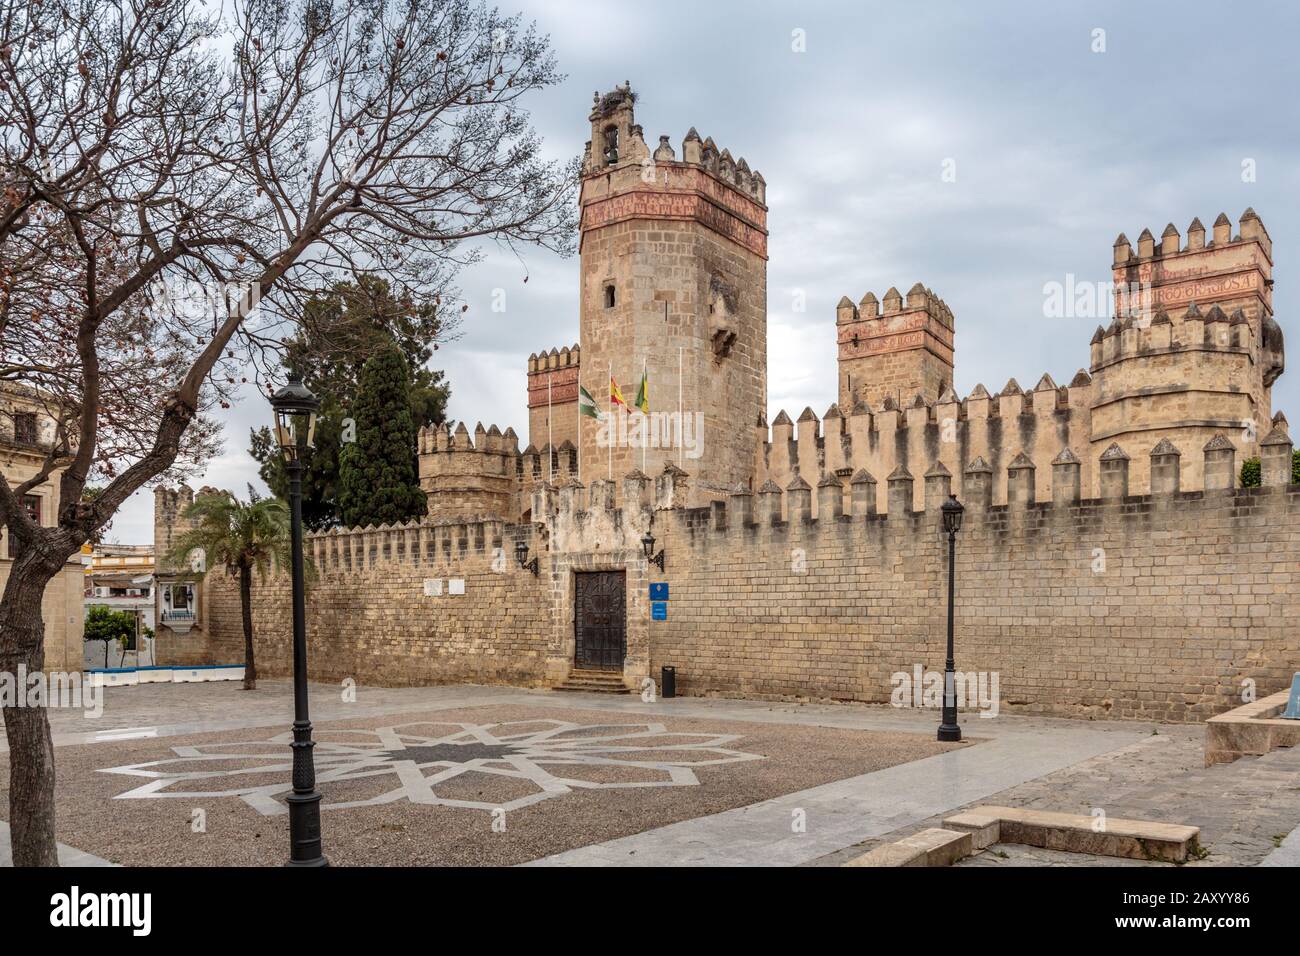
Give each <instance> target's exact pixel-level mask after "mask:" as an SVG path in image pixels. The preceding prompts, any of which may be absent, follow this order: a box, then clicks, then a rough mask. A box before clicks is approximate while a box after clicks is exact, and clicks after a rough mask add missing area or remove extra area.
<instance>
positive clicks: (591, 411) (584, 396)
mask: <svg viewBox="0 0 1300 956" xmlns="http://www.w3.org/2000/svg"><path fill="white" fill-rule="evenodd" d="M578 414H579V415H586V416H587V417H588V418H594V419H596V420H597V421H599V420H600V412H599V411H598V410H597V409H596V400H595V399H594V398H592V397H591V392H589V391H587V390H586V389H585V388H583V387H582V386H581V385H579V386H578Z"/></svg>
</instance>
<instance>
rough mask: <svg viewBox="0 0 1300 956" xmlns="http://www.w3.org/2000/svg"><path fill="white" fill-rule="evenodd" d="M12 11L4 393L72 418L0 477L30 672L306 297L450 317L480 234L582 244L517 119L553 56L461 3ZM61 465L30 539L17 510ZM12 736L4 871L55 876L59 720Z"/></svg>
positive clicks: (569, 210)
mask: <svg viewBox="0 0 1300 956" xmlns="http://www.w3.org/2000/svg"><path fill="white" fill-rule="evenodd" d="M0 17H2V18H3V19H2V21H0V124H2V125H0V141H2V142H3V146H4V156H3V167H2V168H0V188H2V189H3V197H2V198H0V381H5V380H9V381H21V382H23V383H25V384H26V385H27V386H29V387H33V388H35V389H37V390H38V394H39V395H40V396H42V399H43V400H44V401H46V403H47V407H48V409H49V411H50V412H51V414H52V416H53V417H54V418H55V420H56V422H57V428H56V430H55V433H54V435H53V440H52V441H51V442H50V443H49V446H48V452H49V453H48V456H47V457H46V460H45V464H44V467H43V468H41V470H40V471H39V473H38V474H36V475H34V476H32V477H30V478H28V479H27V480H25V481H23V482H21V483H15V482H11V481H10V480H8V479H7V478H6V477H5V476H4V475H3V474H0V521H2V522H3V523H4V525H5V526H6V527H7V528H8V530H9V534H10V536H11V538H12V539H13V541H14V542H15V543H16V546H17V553H16V558H15V560H14V563H13V565H12V567H11V569H10V574H9V579H8V581H7V583H6V585H5V589H4V593H3V597H0V669H4V670H14V669H15V668H16V667H17V666H18V665H19V664H26V666H27V668H28V669H29V670H42V669H43V667H44V653H43V632H44V622H43V620H42V616H41V596H42V594H43V592H44V590H45V587H46V585H47V583H48V582H49V581H50V580H52V579H53V577H54V576H55V575H57V574H58V573H59V571H60V570H61V569H62V568H63V567H64V564H65V562H66V561H67V560H68V558H69V557H70V556H72V555H73V554H75V553H76V552H77V550H78V549H79V548H80V546H81V544H82V543H83V542H85V541H86V540H88V539H89V538H90V537H91V536H92V535H93V534H94V533H95V531H96V529H98V528H101V527H102V526H103V525H104V524H105V523H106V522H107V521H108V520H109V519H110V518H111V517H112V515H113V513H114V512H115V511H116V510H117V509H118V508H119V507H120V506H121V505H122V503H123V502H124V501H125V500H126V499H127V498H128V497H129V496H130V495H131V494H132V493H133V492H134V491H136V490H137V489H139V488H140V487H142V486H144V485H145V484H146V483H148V482H150V481H154V480H157V479H159V478H160V476H163V475H164V474H174V472H175V470H176V469H178V468H180V469H183V468H186V467H189V468H194V467H197V466H198V465H200V464H201V463H202V462H203V461H204V460H205V458H206V457H207V456H209V455H210V454H211V453H212V452H213V449H214V447H215V445H216V441H217V438H218V429H217V427H216V426H215V425H214V423H213V422H212V416H211V412H212V410H213V408H214V406H216V405H217V404H227V403H229V402H230V401H231V398H232V395H233V393H234V392H235V391H236V390H237V389H238V388H239V386H240V385H242V384H243V382H242V381H241V380H243V379H246V378H247V377H248V376H249V375H253V376H255V378H256V381H257V383H258V384H259V385H265V386H266V387H268V388H269V387H270V385H271V383H270V382H269V380H268V379H269V375H268V374H267V373H268V370H269V369H271V368H273V367H277V366H278V362H272V361H271V358H272V356H270V355H268V354H266V353H267V350H271V351H275V350H278V349H279V348H280V347H281V345H282V343H283V342H284V341H285V340H286V339H287V338H288V337H289V335H290V334H291V333H292V331H293V326H292V323H293V322H295V321H296V318H297V316H298V315H299V314H300V313H301V306H302V303H303V302H304V300H305V299H306V297H308V296H310V294H311V293H312V291H313V290H316V289H319V288H320V287H321V286H323V285H326V284H327V283H329V282H331V281H334V280H337V279H339V278H341V277H353V276H357V275H364V274H375V275H379V276H381V277H383V278H384V279H385V280H386V281H387V282H388V283H389V284H390V285H391V286H392V288H393V289H395V290H397V291H398V292H399V293H400V295H401V296H402V297H404V298H405V297H409V298H410V300H411V302H412V308H421V307H425V306H427V305H428V304H429V303H430V302H433V303H435V304H436V305H437V307H438V308H441V309H452V308H455V307H456V306H455V304H454V298H455V291H454V289H453V288H452V287H451V285H450V283H451V281H452V280H453V278H454V276H455V274H456V272H457V270H458V269H459V268H460V267H462V266H463V265H465V264H466V263H468V262H472V261H474V260H475V259H476V258H477V256H478V255H480V254H481V248H482V242H483V241H486V240H492V241H495V242H498V243H504V244H507V245H512V246H513V245H516V244H537V245H541V246H544V247H547V248H550V249H553V250H556V251H559V252H561V253H567V252H569V251H570V247H571V243H572V237H573V234H574V229H573V213H574V203H573V196H574V189H575V186H576V182H577V175H576V173H577V170H576V160H573V161H569V162H561V161H558V160H554V159H549V160H548V159H547V158H546V157H545V156H544V154H543V152H542V147H541V143H540V141H539V140H538V138H537V137H536V136H535V134H534V132H533V131H532V127H531V124H530V120H529V117H528V115H527V114H526V113H525V112H524V111H523V110H522V109H521V107H520V99H521V98H522V97H524V96H525V95H526V94H527V93H529V92H530V91H533V90H538V89H541V88H544V87H547V86H550V85H552V84H555V83H556V82H557V81H558V80H559V79H561V77H560V76H559V75H558V74H557V72H556V67H555V63H554V58H553V56H552V55H551V52H550V49H549V41H548V40H547V38H546V37H544V36H539V35H538V34H537V33H536V31H535V29H534V28H533V27H531V26H527V25H524V24H522V23H521V22H520V20H519V18H518V17H514V18H506V17H502V16H500V15H498V14H497V13H496V11H494V10H490V9H488V8H486V7H484V6H481V5H476V4H473V3H470V2H465V0H400V2H389V0H337V2H329V0H235V2H234V4H233V6H229V7H226V8H224V9H223V10H222V11H221V12H219V13H209V12H206V11H205V10H204V8H203V6H202V4H201V3H200V2H199V0H29V2H28V3H26V4H5V6H4V12H3V14H0ZM196 292H198V293H201V294H199V295H195V294H194V293H196ZM254 306H255V307H254ZM461 308H462V309H463V308H464V307H463V306H461ZM52 475H57V477H58V482H59V500H60V508H59V512H58V515H57V525H56V526H55V527H38V526H37V525H36V524H35V523H34V522H33V521H32V520H31V519H30V518H29V517H28V515H27V513H26V512H25V510H24V509H23V508H22V507H21V506H20V504H19V503H20V502H21V500H22V495H23V494H24V493H25V492H26V491H27V490H29V489H31V488H33V487H35V486H36V485H38V484H40V483H41V482H44V481H46V480H48V479H49V478H50V477H51V476H52ZM92 477H95V478H96V481H98V482H99V483H100V484H101V485H102V488H101V489H100V490H99V492H98V493H97V494H95V495H94V496H83V493H82V492H83V490H84V488H85V486H86V483H87V481H88V480H89V479H91V478H92ZM4 718H5V731H6V733H7V735H8V740H9V755H10V769H11V775H10V787H9V804H10V816H9V820H10V825H11V831H12V840H13V856H14V862H15V863H16V864H17V865H55V864H56V856H55V840H54V757H53V751H52V746H51V741H50V732H49V722H48V719H47V715H46V713H45V711H44V710H43V709H30V708H7V709H6V710H5V712H4Z"/></svg>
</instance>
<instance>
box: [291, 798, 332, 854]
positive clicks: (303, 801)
mask: <svg viewBox="0 0 1300 956" xmlns="http://www.w3.org/2000/svg"><path fill="white" fill-rule="evenodd" d="M320 801H321V795H320V794H319V793H316V792H314V791H313V792H311V793H292V794H290V795H289V796H287V797H285V802H286V803H287V804H289V840H290V851H289V852H290V858H289V862H288V863H286V864H285V866H329V865H330V861H329V860H327V859H326V858H325V854H324V853H322V852H321V839H320Z"/></svg>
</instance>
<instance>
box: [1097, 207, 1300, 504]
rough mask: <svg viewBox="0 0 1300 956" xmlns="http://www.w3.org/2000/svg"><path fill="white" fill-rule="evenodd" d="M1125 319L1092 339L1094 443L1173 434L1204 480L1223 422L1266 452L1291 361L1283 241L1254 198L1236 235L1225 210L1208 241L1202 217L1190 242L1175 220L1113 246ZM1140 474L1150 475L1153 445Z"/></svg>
mask: <svg viewBox="0 0 1300 956" xmlns="http://www.w3.org/2000/svg"><path fill="white" fill-rule="evenodd" d="M1114 253H1115V255H1114V266H1113V273H1114V274H1113V279H1112V281H1113V283H1114V286H1115V319H1114V320H1113V321H1112V322H1111V324H1110V326H1109V327H1108V328H1104V329H1103V328H1098V329H1097V332H1096V334H1095V335H1094V336H1093V339H1092V367H1091V370H1090V371H1091V372H1092V380H1093V394H1092V402H1091V406H1092V446H1093V451H1094V453H1097V454H1099V453H1100V452H1101V451H1102V450H1103V449H1105V448H1107V447H1109V445H1110V444H1111V443H1112V442H1118V443H1119V444H1120V446H1121V447H1123V448H1125V449H1149V448H1152V447H1154V446H1155V445H1156V444H1158V443H1159V442H1160V441H1161V440H1162V439H1168V440H1169V441H1170V442H1171V443H1172V444H1173V445H1174V447H1175V448H1176V449H1177V451H1178V452H1179V453H1180V454H1181V459H1182V463H1183V475H1184V481H1185V482H1186V483H1187V484H1188V485H1189V487H1193V488H1194V487H1198V485H1199V483H1200V481H1201V460H1202V449H1203V448H1204V446H1205V444H1206V443H1207V442H1209V441H1210V440H1211V439H1212V438H1214V436H1215V435H1216V434H1218V433H1220V432H1222V433H1225V434H1227V435H1229V436H1231V439H1232V441H1233V444H1235V445H1236V446H1237V448H1238V452H1239V454H1240V455H1241V457H1243V458H1244V457H1251V456H1254V455H1258V454H1259V441H1260V440H1261V439H1263V438H1264V437H1265V436H1266V435H1268V433H1269V431H1270V429H1271V427H1272V422H1271V415H1272V408H1271V406H1272V385H1273V382H1274V381H1275V380H1276V379H1277V377H1278V376H1279V375H1280V374H1281V373H1282V369H1283V364H1284V353H1283V342H1282V331H1281V329H1280V328H1279V327H1278V324H1277V322H1276V321H1275V320H1274V319H1273V244H1272V241H1271V240H1270V239H1269V235H1268V231H1267V230H1266V229H1265V228H1264V224H1263V223H1262V222H1261V221H1260V219H1259V217H1258V216H1257V215H1256V214H1255V211H1254V210H1253V209H1247V210H1246V211H1245V212H1244V213H1242V215H1241V219H1240V222H1239V224H1238V232H1237V235H1235V236H1234V235H1233V229H1232V222H1231V221H1230V220H1229V219H1228V217H1227V216H1225V215H1223V214H1222V213H1221V214H1220V215H1219V217H1218V218H1217V219H1216V220H1215V221H1214V226H1213V232H1212V233H1211V235H1210V237H1209V239H1208V241H1207V239H1206V229H1205V227H1204V226H1203V225H1202V224H1201V221H1200V219H1193V220H1192V222H1191V225H1189V226H1188V227H1187V240H1186V242H1185V243H1184V242H1183V241H1182V237H1181V236H1180V235H1179V233H1178V230H1177V228H1175V227H1174V225H1173V223H1170V224H1169V225H1168V226H1166V227H1165V229H1164V232H1163V233H1162V234H1161V236H1160V238H1159V239H1156V238H1155V237H1154V236H1153V235H1152V234H1151V232H1150V230H1147V229H1143V230H1142V234H1141V235H1140V236H1139V237H1138V241H1137V247H1136V249H1135V248H1134V247H1133V246H1132V244H1130V242H1129V240H1128V238H1127V237H1125V236H1124V235H1122V234H1121V235H1120V237H1119V239H1118V240H1116V242H1115V247H1114ZM1132 457H1133V462H1132V470H1131V474H1130V480H1131V481H1134V482H1135V483H1136V485H1137V486H1138V487H1146V484H1147V474H1148V470H1149V463H1148V461H1147V457H1148V456H1147V455H1145V454H1142V455H1133V456H1132Z"/></svg>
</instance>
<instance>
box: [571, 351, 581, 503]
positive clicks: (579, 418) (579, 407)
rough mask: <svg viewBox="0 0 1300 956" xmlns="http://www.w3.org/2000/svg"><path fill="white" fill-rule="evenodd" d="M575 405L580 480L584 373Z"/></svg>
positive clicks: (579, 478)
mask: <svg viewBox="0 0 1300 956" xmlns="http://www.w3.org/2000/svg"><path fill="white" fill-rule="evenodd" d="M577 399H578V400H577V401H576V402H574V403H573V407H574V408H575V409H577V412H578V480H579V481H581V480H582V375H581V374H579V375H578V395H577Z"/></svg>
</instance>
